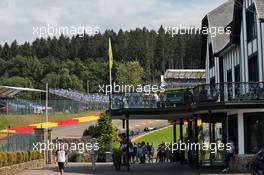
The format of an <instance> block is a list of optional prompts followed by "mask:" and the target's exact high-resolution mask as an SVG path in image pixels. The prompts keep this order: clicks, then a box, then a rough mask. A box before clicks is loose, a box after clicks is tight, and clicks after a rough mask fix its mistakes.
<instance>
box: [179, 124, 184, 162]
mask: <svg viewBox="0 0 264 175" xmlns="http://www.w3.org/2000/svg"><path fill="white" fill-rule="evenodd" d="M182 125H183V119H180V141H181V142H183V127H182ZM180 162H181V163H182V164H183V163H184V152H183V151H180Z"/></svg>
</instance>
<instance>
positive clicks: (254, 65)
mask: <svg viewBox="0 0 264 175" xmlns="http://www.w3.org/2000/svg"><path fill="white" fill-rule="evenodd" d="M248 78H249V81H250V82H257V81H259V72H258V55H256V56H254V57H252V58H250V59H249V60H248Z"/></svg>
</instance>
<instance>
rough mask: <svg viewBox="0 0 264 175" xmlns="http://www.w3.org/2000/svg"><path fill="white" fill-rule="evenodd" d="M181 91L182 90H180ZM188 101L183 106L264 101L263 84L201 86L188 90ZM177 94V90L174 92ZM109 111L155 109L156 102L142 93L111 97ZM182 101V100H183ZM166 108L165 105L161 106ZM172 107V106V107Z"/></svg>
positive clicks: (244, 83)
mask: <svg viewBox="0 0 264 175" xmlns="http://www.w3.org/2000/svg"><path fill="white" fill-rule="evenodd" d="M181 91H182V90H181ZM188 91H189V93H190V94H188V96H190V97H188V99H187V100H188V101H186V102H182V104H183V105H186V106H187V105H188V106H191V105H203V104H209V103H210V104H212V103H221V102H224V103H248V102H254V103H256V102H263V101H264V82H239V83H235V82H234V83H233V82H232V83H218V84H201V85H198V86H196V87H194V88H192V89H188ZM175 92H177V90H175ZM110 99H111V109H123V108H132V109H133V108H157V102H156V101H155V98H154V96H153V94H152V95H145V94H144V93H125V94H120V95H117V94H115V95H112V96H111V97H110ZM183 99H184V98H183ZM184 100H186V99H184ZM165 102H166V92H165V93H164V94H163V95H162V96H160V103H161V104H162V103H165ZM161 107H166V105H165V106H164V105H161ZM172 107H173V106H172Z"/></svg>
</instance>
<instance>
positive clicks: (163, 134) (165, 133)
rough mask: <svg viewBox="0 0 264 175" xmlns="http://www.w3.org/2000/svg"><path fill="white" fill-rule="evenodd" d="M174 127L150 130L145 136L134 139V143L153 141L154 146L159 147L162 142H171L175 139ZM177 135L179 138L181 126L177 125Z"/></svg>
mask: <svg viewBox="0 0 264 175" xmlns="http://www.w3.org/2000/svg"><path fill="white" fill-rule="evenodd" d="M172 136H173V129H172V126H170V127H167V128H163V129H160V130H157V131H153V132H150V133H148V134H146V135H144V136H139V137H137V138H135V139H134V140H133V142H134V143H138V142H142V141H144V142H149V143H150V144H151V143H153V146H154V147H157V146H158V145H159V144H161V143H162V142H171V141H172V140H173V138H172ZM176 136H177V138H179V126H177V127H176Z"/></svg>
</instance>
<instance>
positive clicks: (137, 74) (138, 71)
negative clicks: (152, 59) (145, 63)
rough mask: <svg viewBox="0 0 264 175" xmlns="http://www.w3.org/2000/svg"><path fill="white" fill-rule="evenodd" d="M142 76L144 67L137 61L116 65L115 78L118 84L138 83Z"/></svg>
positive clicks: (140, 82) (140, 81)
mask: <svg viewBox="0 0 264 175" xmlns="http://www.w3.org/2000/svg"><path fill="white" fill-rule="evenodd" d="M143 76H144V69H143V68H142V67H141V65H140V64H139V62H138V61H129V62H127V63H120V64H118V65H117V74H116V80H117V82H118V84H120V85H134V86H136V85H140V84H142V79H143Z"/></svg>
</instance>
